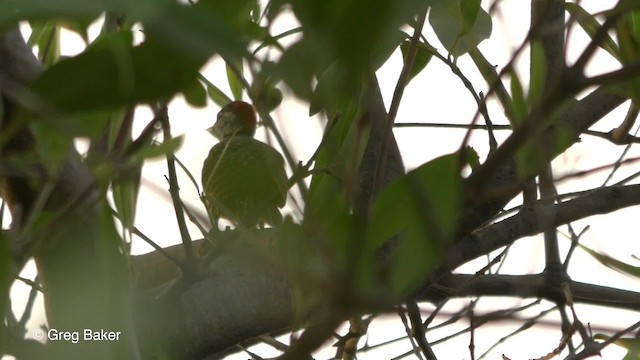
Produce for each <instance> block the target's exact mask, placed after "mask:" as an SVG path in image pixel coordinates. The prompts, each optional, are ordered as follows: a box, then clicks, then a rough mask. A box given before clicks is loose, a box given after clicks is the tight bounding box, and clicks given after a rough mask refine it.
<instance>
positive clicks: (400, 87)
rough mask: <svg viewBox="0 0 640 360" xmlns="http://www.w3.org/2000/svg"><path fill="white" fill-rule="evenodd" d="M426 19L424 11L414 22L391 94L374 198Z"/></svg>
mask: <svg viewBox="0 0 640 360" xmlns="http://www.w3.org/2000/svg"><path fill="white" fill-rule="evenodd" d="M426 17H427V12H426V11H425V12H423V13H421V14H420V15H419V17H418V21H416V26H415V28H414V32H413V36H412V37H411V43H410V45H409V50H408V51H407V56H406V58H405V61H404V65H403V66H402V72H401V73H400V76H399V77H398V83H397V84H396V88H395V90H394V92H393V98H392V100H391V106H390V107H389V115H388V116H387V124H386V128H385V130H384V132H383V135H382V143H381V144H380V156H379V157H378V161H377V163H376V172H375V177H374V181H373V189H372V192H371V193H372V196H375V194H376V193H378V191H379V190H380V189H381V188H382V183H383V178H384V172H385V168H386V162H387V152H388V151H389V150H388V149H389V138H390V137H391V131H392V129H393V124H394V123H395V120H396V115H397V114H398V109H399V108H400V101H401V100H402V94H403V93H404V89H405V87H406V86H407V82H408V80H409V74H410V72H411V68H412V67H413V62H414V60H415V58H416V54H417V53H418V44H419V42H420V35H421V34H422V27H423V26H424V22H425V20H426Z"/></svg>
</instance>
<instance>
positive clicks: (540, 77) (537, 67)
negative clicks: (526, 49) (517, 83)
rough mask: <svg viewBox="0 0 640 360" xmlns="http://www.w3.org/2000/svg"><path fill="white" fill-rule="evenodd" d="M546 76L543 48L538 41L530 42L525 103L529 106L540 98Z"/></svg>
mask: <svg viewBox="0 0 640 360" xmlns="http://www.w3.org/2000/svg"><path fill="white" fill-rule="evenodd" d="M546 77H547V60H546V58H545V56H544V49H543V48H542V44H541V43H540V42H539V41H532V42H531V80H530V83H529V93H528V95H527V104H528V105H529V108H531V107H533V106H535V105H536V104H537V103H538V102H539V101H540V99H541V98H542V94H543V92H544V88H545V79H546Z"/></svg>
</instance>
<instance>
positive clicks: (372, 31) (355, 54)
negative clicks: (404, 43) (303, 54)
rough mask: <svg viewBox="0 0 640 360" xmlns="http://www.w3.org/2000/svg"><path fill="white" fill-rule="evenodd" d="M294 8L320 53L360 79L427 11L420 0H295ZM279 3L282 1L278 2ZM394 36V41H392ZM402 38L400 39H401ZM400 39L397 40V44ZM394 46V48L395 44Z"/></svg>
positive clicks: (291, 2) (292, 5)
mask: <svg viewBox="0 0 640 360" xmlns="http://www.w3.org/2000/svg"><path fill="white" fill-rule="evenodd" d="M289 3H290V4H291V7H292V9H293V11H294V13H295V15H296V17H297V19H298V20H299V21H300V24H301V25H302V27H303V28H305V36H307V35H311V36H312V38H310V39H308V40H309V41H311V44H312V45H313V46H315V47H316V48H317V50H316V51H317V52H318V53H320V54H323V56H326V57H328V58H329V59H330V60H331V61H330V62H333V61H334V60H338V61H340V62H341V63H342V65H343V66H344V67H345V68H346V69H347V71H348V72H349V73H350V74H352V75H353V76H354V78H359V77H361V76H363V75H364V74H365V73H366V72H368V71H371V70H375V67H376V65H378V66H379V64H380V63H379V58H378V59H377V56H376V52H377V51H379V49H380V47H381V46H386V45H384V44H389V43H393V42H394V41H393V38H394V37H396V36H397V34H396V33H394V32H395V31H397V29H399V28H401V27H402V26H403V25H404V24H409V23H412V22H413V19H414V17H415V15H416V14H417V13H420V12H422V11H426V9H427V6H428V4H427V3H426V2H424V1H421V0H373V1H371V0H352V1H343V0H293V1H290V2H289ZM276 6H279V4H276ZM390 39H391V41H390ZM400 41H401V40H400ZM398 44H399V41H397V42H395V46H397V45H398ZM395 46H394V47H395Z"/></svg>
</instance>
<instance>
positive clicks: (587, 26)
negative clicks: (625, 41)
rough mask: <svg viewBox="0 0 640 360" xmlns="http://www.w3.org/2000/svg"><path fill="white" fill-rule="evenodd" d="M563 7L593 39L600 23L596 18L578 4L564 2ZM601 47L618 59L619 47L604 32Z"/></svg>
mask: <svg viewBox="0 0 640 360" xmlns="http://www.w3.org/2000/svg"><path fill="white" fill-rule="evenodd" d="M565 8H566V10H567V12H569V14H571V16H573V17H574V18H575V19H576V21H577V22H578V24H579V25H580V27H582V29H583V30H584V31H585V32H586V33H587V35H589V37H590V38H591V39H592V40H593V37H594V36H595V34H597V33H598V32H599V30H600V27H601V25H600V23H599V22H598V20H596V19H595V17H593V15H591V14H590V13H589V12H587V11H586V10H585V9H583V8H582V7H581V6H580V5H578V4H576V3H572V2H566V3H565ZM600 44H602V45H601V47H602V48H603V49H604V50H606V51H607V52H608V53H609V54H611V55H612V56H613V57H615V58H616V59H618V60H620V49H619V48H618V45H617V44H616V42H615V41H613V39H612V38H611V36H609V34H606V35H605V37H604V41H602V42H600Z"/></svg>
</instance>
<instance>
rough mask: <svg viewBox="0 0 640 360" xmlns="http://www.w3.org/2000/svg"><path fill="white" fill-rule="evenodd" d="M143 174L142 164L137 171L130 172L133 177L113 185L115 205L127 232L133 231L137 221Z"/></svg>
mask: <svg viewBox="0 0 640 360" xmlns="http://www.w3.org/2000/svg"><path fill="white" fill-rule="evenodd" d="M141 173H142V163H140V164H139V166H137V168H136V169H135V170H133V171H130V174H131V175H130V176H128V177H127V178H126V179H123V180H119V181H116V182H114V183H113V184H112V185H111V190H112V193H113V204H114V205H115V208H116V211H117V212H118V215H119V219H120V222H121V223H122V227H123V228H124V229H126V230H127V231H132V230H133V226H134V224H135V220H136V208H137V204H138V193H139V191H140V176H141Z"/></svg>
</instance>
